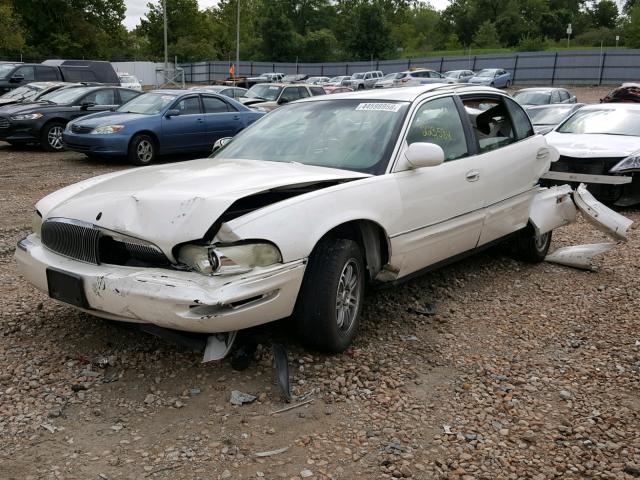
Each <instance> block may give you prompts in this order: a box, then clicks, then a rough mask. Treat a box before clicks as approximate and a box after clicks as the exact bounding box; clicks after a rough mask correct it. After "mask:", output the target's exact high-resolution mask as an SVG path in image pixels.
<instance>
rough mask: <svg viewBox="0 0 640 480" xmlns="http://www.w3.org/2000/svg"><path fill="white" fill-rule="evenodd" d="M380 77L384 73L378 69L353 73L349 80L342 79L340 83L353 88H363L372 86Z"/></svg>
mask: <svg viewBox="0 0 640 480" xmlns="http://www.w3.org/2000/svg"><path fill="white" fill-rule="evenodd" d="M382 77H384V74H383V73H382V72H381V71H380V70H373V71H371V72H361V73H354V74H353V75H351V78H350V79H349V80H345V81H343V82H342V84H343V85H344V86H345V87H351V88H353V89H354V90H364V89H365V88H373V86H374V85H375V83H376V82H377V81H378V80H380V79H382Z"/></svg>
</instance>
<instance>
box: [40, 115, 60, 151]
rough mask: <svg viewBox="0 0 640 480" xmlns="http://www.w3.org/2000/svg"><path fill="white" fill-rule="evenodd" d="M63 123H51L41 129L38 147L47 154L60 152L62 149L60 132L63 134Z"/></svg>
mask: <svg viewBox="0 0 640 480" xmlns="http://www.w3.org/2000/svg"><path fill="white" fill-rule="evenodd" d="M64 127H65V125H64V123H62V122H51V123H47V124H46V125H45V126H44V128H43V129H42V134H41V138H40V145H42V148H44V149H45V150H46V151H47V152H60V151H62V149H63V148H64V146H63V145H62V132H64Z"/></svg>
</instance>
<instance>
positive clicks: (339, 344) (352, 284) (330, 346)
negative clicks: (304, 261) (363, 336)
mask: <svg viewBox="0 0 640 480" xmlns="http://www.w3.org/2000/svg"><path fill="white" fill-rule="evenodd" d="M365 279H366V275H365V266H364V261H363V256H362V251H361V250H360V246H359V245H358V244H357V243H356V242H354V241H353V240H348V239H343V238H339V239H325V240H321V241H320V243H319V244H318V245H317V246H316V247H315V249H314V251H313V253H312V254H311V256H310V257H309V263H308V265H307V271H306V272H305V276H304V280H303V282H302V286H301V287H300V293H299V295H298V301H297V303H296V308H295V311H294V315H293V316H294V320H295V321H296V324H297V328H298V333H299V335H300V337H301V338H302V340H303V341H304V342H305V343H306V344H307V345H309V346H311V347H313V348H317V349H319V350H323V351H326V352H342V351H343V350H345V349H346V348H347V347H348V346H349V345H350V344H351V342H352V341H353V339H354V338H355V337H356V334H357V332H358V325H359V323H360V314H361V312H362V303H363V299H364V284H365Z"/></svg>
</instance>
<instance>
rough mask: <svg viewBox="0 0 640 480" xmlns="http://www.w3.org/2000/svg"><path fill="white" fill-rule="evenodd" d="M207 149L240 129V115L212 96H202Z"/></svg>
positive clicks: (241, 122) (242, 124)
mask: <svg viewBox="0 0 640 480" xmlns="http://www.w3.org/2000/svg"><path fill="white" fill-rule="evenodd" d="M202 106H203V108H204V120H205V131H206V140H207V145H206V146H207V148H212V147H213V144H214V142H215V141H216V140H218V139H220V138H225V137H233V136H234V135H235V134H236V133H238V132H239V131H240V130H242V128H244V123H243V121H242V115H241V114H240V112H238V111H237V110H236V109H235V108H234V107H232V106H231V105H230V104H228V103H227V102H225V101H224V100H222V99H221V98H218V97H215V96H213V95H202Z"/></svg>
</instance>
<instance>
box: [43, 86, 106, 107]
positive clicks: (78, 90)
mask: <svg viewBox="0 0 640 480" xmlns="http://www.w3.org/2000/svg"><path fill="white" fill-rule="evenodd" d="M92 90H94V88H91V87H83V86H77V87H64V88H59V89H57V90H54V91H53V92H49V93H46V94H44V95H42V96H41V97H40V98H39V99H38V100H42V101H46V102H51V103H55V104H58V105H71V104H73V103H75V102H76V101H77V100H79V99H80V97H82V96H83V95H85V94H87V93H89V92H91V91H92Z"/></svg>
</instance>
